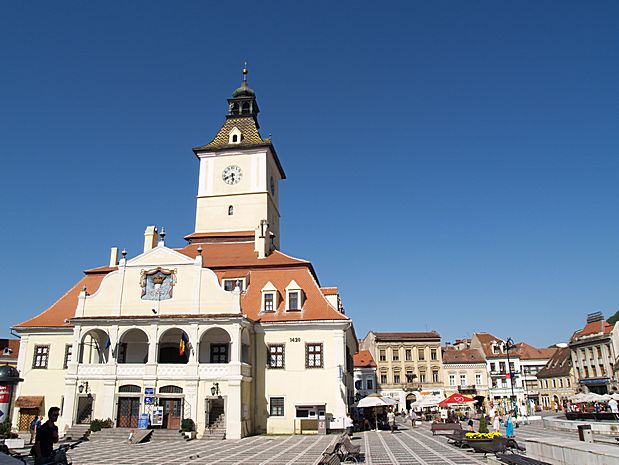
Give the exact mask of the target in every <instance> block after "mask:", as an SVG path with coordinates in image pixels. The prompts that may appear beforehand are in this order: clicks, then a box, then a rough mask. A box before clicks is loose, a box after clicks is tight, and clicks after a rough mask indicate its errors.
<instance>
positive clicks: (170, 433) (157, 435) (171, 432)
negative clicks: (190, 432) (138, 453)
mask: <svg viewBox="0 0 619 465" xmlns="http://www.w3.org/2000/svg"><path fill="white" fill-rule="evenodd" d="M150 440H151V442H160V441H185V435H184V434H183V433H180V432H179V431H178V430H177V429H154V430H153V434H152V436H151V437H150Z"/></svg>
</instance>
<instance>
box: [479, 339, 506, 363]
mask: <svg viewBox="0 0 619 465" xmlns="http://www.w3.org/2000/svg"><path fill="white" fill-rule="evenodd" d="M473 339H477V340H478V341H479V343H480V344H481V350H482V351H483V352H484V355H485V356H486V358H497V357H505V354H504V353H498V354H495V353H493V352H492V342H493V341H497V342H499V343H501V342H504V341H503V339H501V338H499V337H496V336H493V335H492V334H490V333H475V334H474V335H473Z"/></svg>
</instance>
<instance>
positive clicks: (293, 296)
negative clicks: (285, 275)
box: [288, 291, 301, 310]
mask: <svg viewBox="0 0 619 465" xmlns="http://www.w3.org/2000/svg"><path fill="white" fill-rule="evenodd" d="M300 309H301V307H300V306H299V293H298V292H296V291H295V292H289V293H288V310H300Z"/></svg>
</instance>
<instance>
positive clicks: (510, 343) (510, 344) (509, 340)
mask: <svg viewBox="0 0 619 465" xmlns="http://www.w3.org/2000/svg"><path fill="white" fill-rule="evenodd" d="M513 347H515V345H514V340H513V339H512V338H511V337H508V338H507V341H505V352H507V370H508V371H507V372H508V373H509V384H510V385H511V387H512V402H513V404H512V405H513V406H514V418H518V403H517V402H516V395H515V394H514V377H513V373H512V364H511V362H510V360H509V349H512V348H513Z"/></svg>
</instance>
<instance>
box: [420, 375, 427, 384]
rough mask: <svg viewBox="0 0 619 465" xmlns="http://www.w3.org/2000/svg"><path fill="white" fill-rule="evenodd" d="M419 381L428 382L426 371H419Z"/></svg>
mask: <svg viewBox="0 0 619 465" xmlns="http://www.w3.org/2000/svg"><path fill="white" fill-rule="evenodd" d="M419 382H420V383H425V382H426V374H425V373H419Z"/></svg>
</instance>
